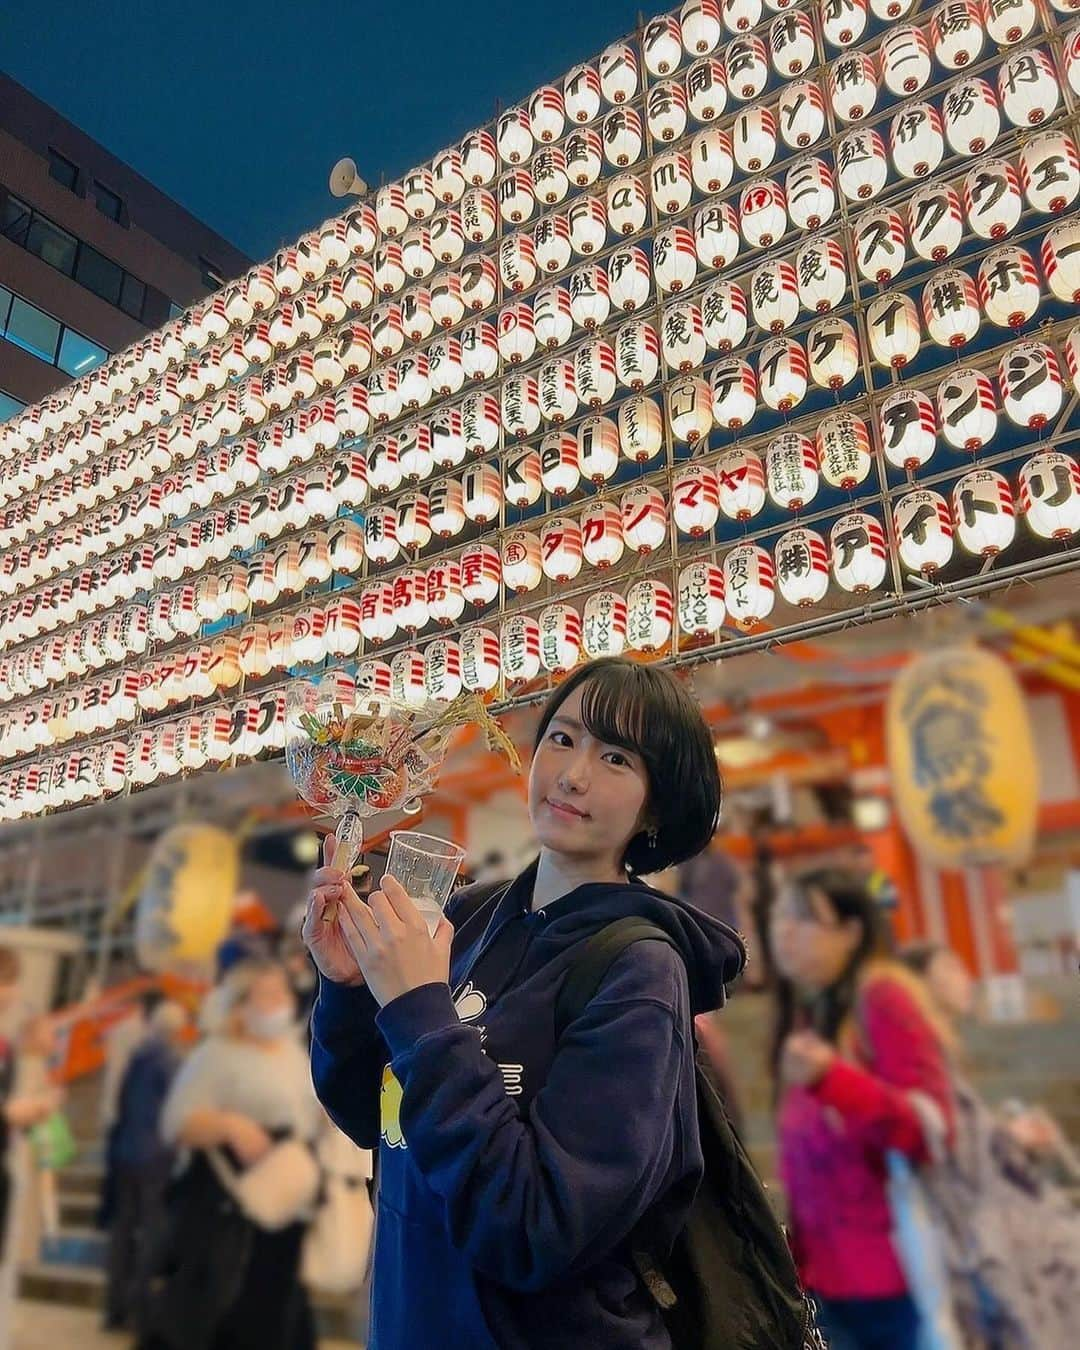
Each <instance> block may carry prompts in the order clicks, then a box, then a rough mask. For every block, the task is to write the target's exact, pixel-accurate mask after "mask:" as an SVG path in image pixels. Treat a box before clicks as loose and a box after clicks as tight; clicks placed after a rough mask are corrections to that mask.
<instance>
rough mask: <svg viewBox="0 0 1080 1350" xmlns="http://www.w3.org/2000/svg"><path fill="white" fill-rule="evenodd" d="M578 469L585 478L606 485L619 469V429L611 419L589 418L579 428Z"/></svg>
mask: <svg viewBox="0 0 1080 1350" xmlns="http://www.w3.org/2000/svg"><path fill="white" fill-rule="evenodd" d="M577 455H578V467H579V468H580V470H581V475H582V477H583V478H587V479H589V480H590V481H591V482H593V483H606V482H607V481H608V479H609V478H611V477H612V476H613V475H614V473H615V471H616V469H618V467H619V429H618V427H617V426H616V424H615V423H614V422H613V421H612V420H611V418H609V417H589V418H586V420H585V421H584V422H582V423H581V425H580V426H579V427H578V433H577Z"/></svg>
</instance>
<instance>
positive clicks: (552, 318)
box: [533, 286, 574, 350]
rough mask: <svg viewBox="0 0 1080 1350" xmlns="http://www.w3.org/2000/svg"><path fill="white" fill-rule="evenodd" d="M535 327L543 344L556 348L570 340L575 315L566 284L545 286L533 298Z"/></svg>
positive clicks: (552, 348) (538, 339)
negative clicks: (571, 307)
mask: <svg viewBox="0 0 1080 1350" xmlns="http://www.w3.org/2000/svg"><path fill="white" fill-rule="evenodd" d="M533 329H534V331H535V333H536V340H537V342H539V343H540V345H541V346H543V347H547V348H548V349H549V350H554V349H555V348H556V347H561V346H563V345H564V344H565V343H567V342H569V341H570V337H571V334H572V333H573V331H574V316H573V314H572V313H571V312H570V292H569V291H568V290H567V289H566V287H565V286H545V287H544V288H543V290H540V291H537V293H536V298H535V299H534V300H533Z"/></svg>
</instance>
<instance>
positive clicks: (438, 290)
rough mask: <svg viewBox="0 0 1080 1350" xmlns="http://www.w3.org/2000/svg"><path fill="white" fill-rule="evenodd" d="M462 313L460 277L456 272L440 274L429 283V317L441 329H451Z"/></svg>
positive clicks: (463, 308) (463, 303) (462, 302)
mask: <svg viewBox="0 0 1080 1350" xmlns="http://www.w3.org/2000/svg"><path fill="white" fill-rule="evenodd" d="M464 313H465V302H464V300H462V298H461V277H460V276H459V275H458V274H457V272H440V273H439V275H438V276H437V277H436V278H435V279H434V281H432V283H431V317H432V318H433V319H434V320H435V322H436V323H437V324H440V325H441V326H442V327H443V328H452V327H453V326H454V325H455V324H456V323H459V322H460V321H461V318H462V316H463V315H464Z"/></svg>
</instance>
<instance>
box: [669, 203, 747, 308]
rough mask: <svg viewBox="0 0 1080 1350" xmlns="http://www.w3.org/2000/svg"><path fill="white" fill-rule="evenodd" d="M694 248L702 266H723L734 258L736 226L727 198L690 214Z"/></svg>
mask: <svg viewBox="0 0 1080 1350" xmlns="http://www.w3.org/2000/svg"><path fill="white" fill-rule="evenodd" d="M694 251H695V253H696V254H697V259H698V261H699V262H700V263H701V265H702V267H716V268H719V267H725V266H726V265H727V264H728V263H729V262H732V261H734V259H735V257H736V256H737V254H738V252H739V228H738V221H737V220H736V218H735V212H734V211H733V210H732V208H731V207H730V206H729V205H728V203H727V202H719V203H713V204H711V205H709V206H703V207H702V208H701V210H700V211H698V213H697V214H696V215H695V216H694ZM680 289H681V287H680Z"/></svg>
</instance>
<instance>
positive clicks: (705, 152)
mask: <svg viewBox="0 0 1080 1350" xmlns="http://www.w3.org/2000/svg"><path fill="white" fill-rule="evenodd" d="M689 158H690V173H691V176H692V178H693V180H694V185H695V187H696V188H697V189H698V191H699V192H706V193H714V192H722V191H723V189H724V188H726V187H727V185H728V184H729V183H730V182H731V178H732V175H733V174H734V172H735V160H734V156H733V153H732V148H731V137H730V136H729V135H728V133H727V132H726V131H719V130H717V129H715V128H710V129H709V130H708V131H701V132H698V134H697V135H696V136H695V137H694V139H693V140H692V141H691V143H690V155H689ZM718 205H719V203H710V206H709V207H706V208H703V209H702V211H699V212H698V216H697V219H698V220H699V221H700V220H701V219H702V217H703V216H704V215H706V214H707V213H708V212H709V211H711V210H712V208H713V207H715V206H718Z"/></svg>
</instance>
